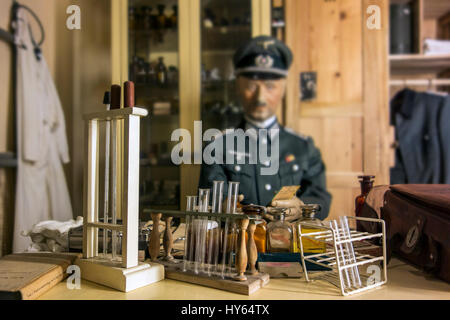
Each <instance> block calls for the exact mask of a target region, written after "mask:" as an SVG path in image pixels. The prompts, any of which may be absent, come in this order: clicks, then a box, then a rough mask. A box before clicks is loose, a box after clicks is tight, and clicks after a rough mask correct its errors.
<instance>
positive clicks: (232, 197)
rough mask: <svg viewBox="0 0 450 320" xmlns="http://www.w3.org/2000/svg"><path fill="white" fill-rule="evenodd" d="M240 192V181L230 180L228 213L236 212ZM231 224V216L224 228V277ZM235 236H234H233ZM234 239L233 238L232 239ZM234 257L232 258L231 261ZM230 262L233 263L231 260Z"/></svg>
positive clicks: (223, 275)
mask: <svg viewBox="0 0 450 320" xmlns="http://www.w3.org/2000/svg"><path fill="white" fill-rule="evenodd" d="M238 192H239V182H229V183H228V197H227V211H226V213H227V214H229V213H235V212H236V206H237V197H238ZM229 224H230V218H226V219H225V229H224V235H223V248H222V268H221V269H222V270H221V271H222V273H221V276H222V278H224V277H225V264H226V259H227V245H228V229H229ZM231 228H232V234H233V226H232V227H231ZM232 238H233V237H232ZM230 240H231V241H233V239H230ZM230 248H231V249H233V243H231V244H230ZM232 254H233V252H232V250H230V258H232ZM231 260H232V259H230V261H231ZM230 261H229V263H230V264H231V262H230Z"/></svg>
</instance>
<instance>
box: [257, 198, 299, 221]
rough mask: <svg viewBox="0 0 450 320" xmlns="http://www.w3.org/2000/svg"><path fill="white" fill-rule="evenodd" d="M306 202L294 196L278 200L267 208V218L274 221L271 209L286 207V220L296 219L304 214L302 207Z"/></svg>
mask: <svg viewBox="0 0 450 320" xmlns="http://www.w3.org/2000/svg"><path fill="white" fill-rule="evenodd" d="M303 205H304V203H303V201H302V200H300V199H299V198H297V197H295V196H294V197H293V198H292V199H291V200H277V201H273V202H272V203H271V206H270V207H268V208H267V214H266V217H265V218H266V219H268V220H270V221H273V220H274V218H273V215H271V214H270V212H271V210H273V209H277V208H286V209H288V210H287V211H286V216H285V221H294V220H297V219H299V218H300V217H301V216H302V209H301V206H303Z"/></svg>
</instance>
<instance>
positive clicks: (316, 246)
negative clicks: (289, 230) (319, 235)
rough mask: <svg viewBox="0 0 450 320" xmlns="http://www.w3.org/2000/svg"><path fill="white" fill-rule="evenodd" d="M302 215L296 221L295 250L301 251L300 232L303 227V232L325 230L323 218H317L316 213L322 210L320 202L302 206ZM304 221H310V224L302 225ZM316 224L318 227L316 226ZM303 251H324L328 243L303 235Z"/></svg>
mask: <svg viewBox="0 0 450 320" xmlns="http://www.w3.org/2000/svg"><path fill="white" fill-rule="evenodd" d="M301 209H302V217H301V218H300V219H299V220H298V221H297V222H296V226H295V230H296V237H295V240H296V241H295V245H294V252H301V250H300V243H299V242H298V241H299V240H300V237H299V236H300V235H299V234H298V233H299V231H300V229H299V228H301V233H302V234H307V233H313V232H320V231H325V230H326V229H323V228H321V227H323V223H322V221H321V220H319V219H317V218H316V217H315V215H316V214H317V212H319V211H320V209H321V208H320V205H318V204H308V205H304V206H302V207H301ZM302 222H305V223H308V226H304V225H302ZM315 226H316V227H315ZM302 246H303V253H324V252H326V244H325V242H323V241H318V240H312V239H309V238H306V237H302Z"/></svg>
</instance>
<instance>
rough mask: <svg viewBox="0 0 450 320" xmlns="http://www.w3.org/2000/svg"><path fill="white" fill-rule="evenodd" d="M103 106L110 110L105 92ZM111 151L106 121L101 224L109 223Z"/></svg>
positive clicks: (105, 249)
mask: <svg viewBox="0 0 450 320" xmlns="http://www.w3.org/2000/svg"><path fill="white" fill-rule="evenodd" d="M103 104H104V105H105V106H106V110H107V111H109V110H110V109H111V93H110V92H109V91H106V92H105V95H104V97H103ZM110 150H111V121H110V120H106V135H105V194H104V206H103V222H104V223H108V222H109V217H108V216H109V214H108V212H109V163H110V161H111V159H110V158H111V157H110ZM107 254H108V229H103V256H104V257H105V258H106V257H107Z"/></svg>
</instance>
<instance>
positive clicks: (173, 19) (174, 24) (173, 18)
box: [170, 4, 178, 30]
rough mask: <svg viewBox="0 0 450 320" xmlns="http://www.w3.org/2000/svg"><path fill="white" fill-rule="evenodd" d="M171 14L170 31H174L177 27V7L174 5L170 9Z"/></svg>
mask: <svg viewBox="0 0 450 320" xmlns="http://www.w3.org/2000/svg"><path fill="white" fill-rule="evenodd" d="M172 10H173V13H172V15H171V16H170V25H171V27H172V29H174V30H176V29H177V27H178V6H177V5H176V4H175V5H174V6H173V7H172Z"/></svg>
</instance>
